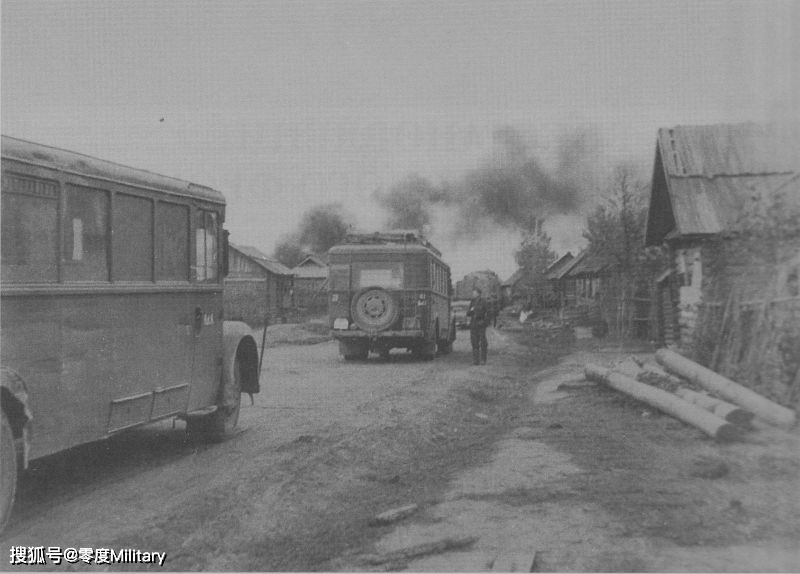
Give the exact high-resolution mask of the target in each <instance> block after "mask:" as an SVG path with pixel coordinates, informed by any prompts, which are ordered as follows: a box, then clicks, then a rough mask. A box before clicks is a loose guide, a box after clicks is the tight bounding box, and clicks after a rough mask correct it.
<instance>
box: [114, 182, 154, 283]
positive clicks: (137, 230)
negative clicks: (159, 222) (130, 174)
mask: <svg viewBox="0 0 800 574" xmlns="http://www.w3.org/2000/svg"><path fill="white" fill-rule="evenodd" d="M113 221H114V249H113V262H114V272H113V275H114V280H115V281H152V280H153V202H152V201H150V200H149V199H145V198H142V197H135V196H133V195H124V194H121V193H118V194H117V195H116V196H114V219H113Z"/></svg>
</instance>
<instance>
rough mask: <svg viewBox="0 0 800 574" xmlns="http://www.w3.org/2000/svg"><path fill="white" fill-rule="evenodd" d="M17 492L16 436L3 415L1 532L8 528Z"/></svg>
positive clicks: (0, 433) (0, 440)
mask: <svg viewBox="0 0 800 574" xmlns="http://www.w3.org/2000/svg"><path fill="white" fill-rule="evenodd" d="M16 491H17V451H16V449H15V448H14V434H13V433H12V432H11V425H9V424H8V419H7V418H6V414H5V413H2V423H0V532H2V530H3V528H5V526H6V522H8V518H9V517H10V516H11V509H12V508H13V507H14V495H15V494H16Z"/></svg>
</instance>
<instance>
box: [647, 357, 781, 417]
mask: <svg viewBox="0 0 800 574" xmlns="http://www.w3.org/2000/svg"><path fill="white" fill-rule="evenodd" d="M656 360H658V362H659V363H661V364H662V365H664V367H666V368H667V369H668V370H670V371H672V372H673V373H675V374H677V375H680V376H682V377H685V378H686V379H689V380H690V381H692V382H694V383H697V384H698V385H701V386H702V387H703V388H705V389H708V390H709V391H712V392H714V393H716V394H718V395H719V396H721V397H722V398H724V399H727V400H729V401H731V402H733V403H736V404H737V405H740V406H742V407H744V408H746V409H747V410H749V411H751V412H752V413H754V414H755V415H756V416H757V417H759V418H762V419H764V420H765V421H767V422H770V423H772V424H774V425H778V426H782V427H790V426H792V425H794V423H795V420H796V415H795V413H794V411H793V410H791V409H787V408H786V407H783V406H781V405H779V404H777V403H774V402H772V401H771V400H769V399H767V398H765V397H762V396H761V395H759V394H758V393H755V392H753V391H751V390H750V389H748V388H746V387H743V386H742V385H740V384H738V383H735V382H733V381H731V380H730V379H728V378H726V377H723V376H722V375H720V374H719V373H715V372H714V371H712V370H711V369H707V368H705V367H704V366H702V365H699V364H697V363H695V362H694V361H691V360H689V359H687V358H686V357H683V356H681V355H679V354H678V353H675V352H674V351H670V350H668V349H660V350H659V351H658V352H657V353H656Z"/></svg>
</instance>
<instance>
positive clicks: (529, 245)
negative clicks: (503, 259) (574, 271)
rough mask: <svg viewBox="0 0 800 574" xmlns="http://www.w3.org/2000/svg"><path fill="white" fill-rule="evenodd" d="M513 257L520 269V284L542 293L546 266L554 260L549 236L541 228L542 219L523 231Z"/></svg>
mask: <svg viewBox="0 0 800 574" xmlns="http://www.w3.org/2000/svg"><path fill="white" fill-rule="evenodd" d="M514 259H515V260H516V262H517V265H519V268H520V269H521V270H522V284H523V286H524V287H526V288H527V289H528V290H529V292H530V293H531V294H534V293H535V294H536V295H543V294H544V292H545V285H546V283H547V279H546V277H545V273H546V271H547V268H548V267H549V266H550V265H552V263H553V262H554V261H555V260H556V254H555V252H554V251H553V250H552V249H551V248H550V236H548V235H547V234H546V233H545V232H544V231H543V230H542V221H541V220H538V219H537V220H535V221H534V224H533V225H531V227H530V229H529V230H528V231H526V232H525V234H524V235H523V238H522V243H520V246H519V249H517V251H516V252H515V253H514Z"/></svg>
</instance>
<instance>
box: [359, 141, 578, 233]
mask: <svg viewBox="0 0 800 574" xmlns="http://www.w3.org/2000/svg"><path fill="white" fill-rule="evenodd" d="M592 143H593V142H592V141H591V138H590V136H589V135H588V134H586V133H583V132H576V133H573V134H568V135H565V136H563V137H562V138H561V139H560V141H559V143H558V149H557V150H556V151H557V153H556V159H557V161H556V167H555V169H554V170H551V171H548V170H547V169H546V168H545V167H544V166H543V165H542V163H541V162H540V160H539V159H538V158H536V157H535V156H533V155H532V154H531V152H530V150H529V149H528V146H527V145H526V143H525V141H524V138H523V137H522V135H521V134H520V133H519V132H518V131H517V130H515V129H513V128H509V127H506V128H501V129H498V130H497V131H496V132H495V133H494V134H493V145H494V150H493V153H492V157H491V159H490V160H489V161H487V163H486V165H484V166H482V167H480V168H477V169H474V170H472V171H470V172H468V173H466V174H465V175H464V176H463V177H462V178H460V179H459V180H456V181H451V182H444V183H442V184H440V185H433V184H432V183H431V182H429V181H428V180H426V179H425V178H422V177H419V176H410V177H408V178H406V179H405V180H403V181H401V182H399V183H397V184H395V185H394V186H392V187H391V188H389V190H387V191H385V192H382V191H378V192H376V193H375V194H374V197H375V198H376V199H377V201H378V203H379V204H380V205H381V206H382V207H383V208H384V209H385V210H386V211H387V213H388V217H387V221H386V223H387V226H388V227H398V228H412V229H422V228H424V227H425V226H430V224H431V223H432V220H431V210H432V208H433V207H434V206H436V205H441V206H445V207H447V208H450V211H452V212H453V213H454V214H455V215H456V217H457V225H456V226H455V233H456V235H471V236H477V235H480V234H482V233H484V232H485V231H487V230H488V229H490V228H493V227H496V226H501V227H505V228H510V229H517V230H530V229H531V228H532V227H533V226H536V225H538V224H540V222H541V220H543V219H545V218H547V217H548V216H551V215H556V214H571V213H577V212H578V210H579V209H580V207H581V204H582V201H583V193H582V189H583V188H585V187H586V184H587V181H586V171H587V168H588V167H589V166H591V162H590V161H589V157H590V156H591V151H592V148H591V145H592Z"/></svg>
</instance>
